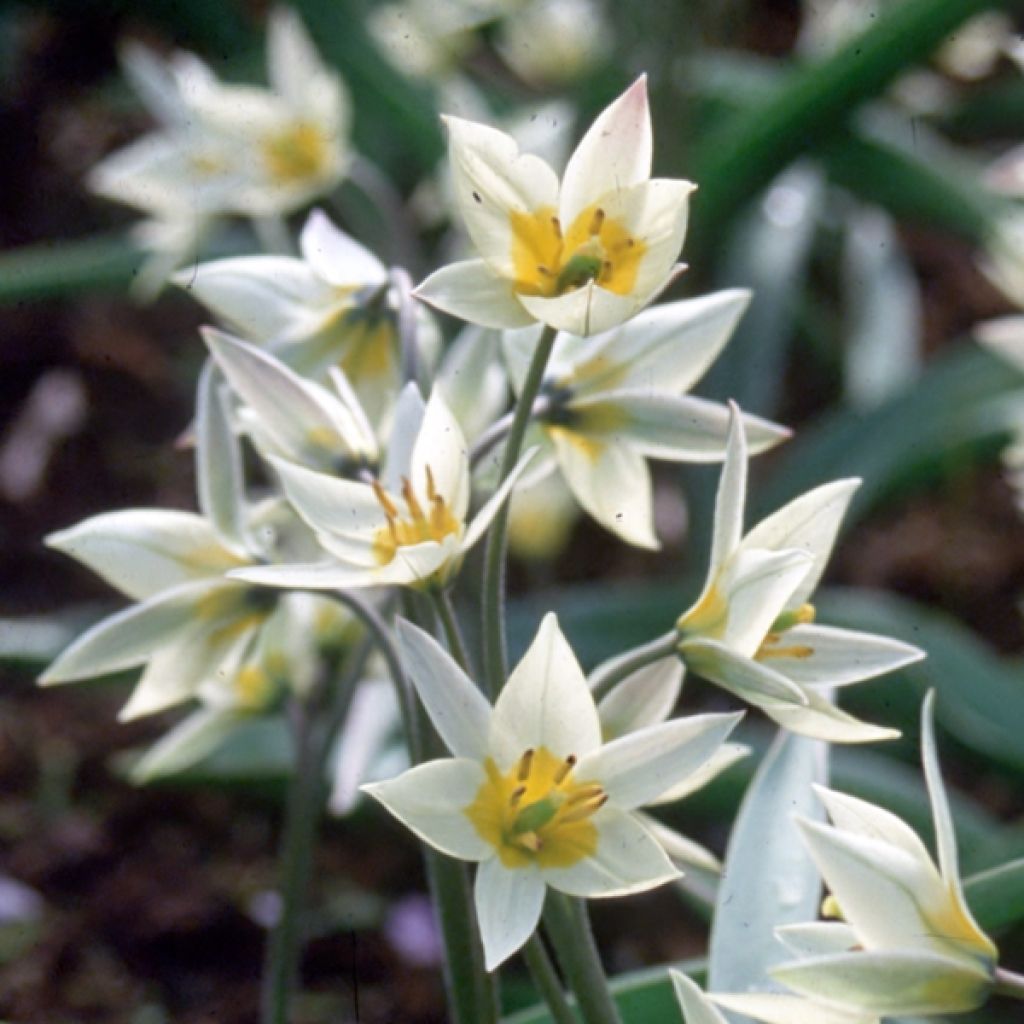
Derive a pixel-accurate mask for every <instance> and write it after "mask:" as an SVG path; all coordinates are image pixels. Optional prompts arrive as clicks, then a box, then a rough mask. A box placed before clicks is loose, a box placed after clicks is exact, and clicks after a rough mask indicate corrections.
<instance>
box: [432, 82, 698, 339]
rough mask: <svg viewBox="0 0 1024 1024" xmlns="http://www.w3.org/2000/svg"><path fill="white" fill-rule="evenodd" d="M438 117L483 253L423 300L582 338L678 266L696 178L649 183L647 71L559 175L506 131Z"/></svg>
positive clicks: (617, 319) (489, 323) (627, 311)
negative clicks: (545, 326)
mask: <svg viewBox="0 0 1024 1024" xmlns="http://www.w3.org/2000/svg"><path fill="white" fill-rule="evenodd" d="M445 121H446V124H447V125H448V131H449V139H450V143H449V152H450V156H451V164H452V175H453V179H454V183H455V191H456V197H457V201H458V206H459V210H460V212H461V214H462V218H463V221H464V222H465V226H466V230H467V231H468V233H469V236H470V238H471V239H472V241H473V244H474V246H475V247H476V249H477V251H478V253H479V255H480V258H479V259H474V260H467V261H465V262H462V263H455V264H451V265H450V266H447V267H444V268H442V269H441V270H438V271H436V272H435V273H434V274H432V275H431V276H430V277H428V278H427V280H426V281H424V282H423V283H422V284H421V285H420V286H419V288H418V289H417V290H416V294H417V295H418V296H419V297H420V298H422V299H424V300H425V301H427V302H429V303H431V304H432V305H434V306H436V307H437V308H438V309H441V310H444V311H445V312H447V313H451V314H452V315H454V316H458V317H461V318H462V319H463V320H468V321H470V322H472V323H478V324H481V325H483V326H485V327H524V326H526V325H527V324H530V323H533V322H534V321H538V320H539V321H541V322H542V323H546V324H549V325H550V326H553V327H557V328H559V329H560V330H566V331H569V332H571V333H573V334H578V335H587V334H593V333H597V332H600V331H605V330H608V329H609V328H611V327H614V326H615V325H616V324H619V323H622V322H623V321H624V320H626V319H628V318H629V317H631V316H632V315H633V314H634V313H636V312H638V311H639V310H640V309H642V308H643V307H644V306H645V305H647V304H648V303H649V302H650V301H651V300H652V299H653V298H654V297H655V296H656V295H657V294H658V293H659V292H660V291H661V290H662V289H663V288H665V286H666V285H667V284H668V283H669V281H671V279H672V277H673V275H674V274H675V273H677V271H678V269H679V268H678V266H677V264H676V258H677V257H678V255H679V250H680V249H681V247H682V244H683V236H684V234H685V232H686V221H687V212H688V205H689V195H690V193H691V192H692V191H693V188H694V186H693V185H692V184H691V183H690V182H687V181H676V180H670V179H661V178H659V179H653V180H652V179H651V176H650V175H651V153H652V137H651V121H650V110H649V109H648V105H647V84H646V79H644V78H640V79H638V80H637V81H636V82H635V83H634V84H633V85H632V86H631V87H630V88H629V89H627V90H626V92H625V93H624V94H623V95H622V96H620V97H619V99H617V100H616V101H615V102H614V103H612V104H611V106H609V107H608V108H607V109H606V110H605V111H604V112H603V113H602V114H600V115H599V117H598V118H597V120H596V121H595V122H594V124H593V125H592V126H591V128H590V130H589V131H588V132H587V133H586V135H585V136H584V137H583V140H582V141H581V142H580V144H579V146H577V147H576V150H575V152H574V153H573V154H572V156H571V157H570V159H569V163H568V166H567V167H566V170H565V174H564V176H563V178H562V181H561V183H560V182H559V180H558V177H557V175H556V174H555V172H554V171H553V170H552V169H551V168H550V167H549V166H548V164H546V163H545V162H544V161H543V160H541V159H540V158H539V157H536V156H531V155H528V154H521V153H520V152H519V147H518V145H517V143H516V142H515V140H514V139H513V138H512V137H511V136H509V135H506V134H505V133H504V132H500V131H498V130H496V129H494V128H489V127H487V126H486V125H482V124H476V123H474V122H471V121H464V120H462V119H460V118H456V117H448V118H446V119H445Z"/></svg>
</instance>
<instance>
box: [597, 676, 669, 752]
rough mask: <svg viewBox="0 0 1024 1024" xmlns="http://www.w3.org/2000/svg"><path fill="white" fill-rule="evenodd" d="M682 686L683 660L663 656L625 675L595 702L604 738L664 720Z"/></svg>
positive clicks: (624, 733) (633, 730)
mask: <svg viewBox="0 0 1024 1024" xmlns="http://www.w3.org/2000/svg"><path fill="white" fill-rule="evenodd" d="M682 689H683V663H682V661H680V659H679V658H675V657H672V658H662V660H661V661H656V662H654V664H653V665H647V666H645V667H644V668H641V669H638V670H637V671H636V672H634V673H633V674H632V675H629V676H627V677H626V678H625V679H623V680H622V682H621V683H619V685H618V686H616V687H615V688H614V689H613V690H611V691H610V692H609V693H608V694H606V695H605V696H604V697H603V698H602V700H601V701H600V702H599V703H598V705H597V711H598V714H599V715H600V717H601V732H602V734H603V735H604V737H605V739H614V738H615V737H617V736H625V735H626V734H627V733H631V732H635V731H636V730H637V729H643V728H644V727H645V726H648V725H656V724H658V723H659V722H664V721H665V719H666V718H668V716H669V715H670V714H672V710H673V708H675V706H676V701H678V700H679V694H680V693H681V692H682Z"/></svg>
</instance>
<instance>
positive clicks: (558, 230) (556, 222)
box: [551, 217, 562, 238]
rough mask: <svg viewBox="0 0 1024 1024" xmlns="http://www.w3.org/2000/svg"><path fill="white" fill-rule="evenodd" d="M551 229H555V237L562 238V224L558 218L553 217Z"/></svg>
mask: <svg viewBox="0 0 1024 1024" xmlns="http://www.w3.org/2000/svg"><path fill="white" fill-rule="evenodd" d="M551 227H552V228H554V231H555V237H556V238H561V237H562V222H561V221H560V220H559V219H558V218H557V217H552V218H551Z"/></svg>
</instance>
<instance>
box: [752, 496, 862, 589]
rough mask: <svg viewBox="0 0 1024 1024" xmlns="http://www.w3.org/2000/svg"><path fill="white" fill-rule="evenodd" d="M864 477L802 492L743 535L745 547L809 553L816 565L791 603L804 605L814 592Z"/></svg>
mask: <svg viewBox="0 0 1024 1024" xmlns="http://www.w3.org/2000/svg"><path fill="white" fill-rule="evenodd" d="M859 486H860V480H858V479H849V480H836V481H834V482H833V483H830V484H823V485H822V486H821V487H816V488H815V489H814V490H813V491H808V492H807V493H806V494H802V495H801V496H800V497H799V498H795V499H794V500H793V501H791V502H790V503H789V504H788V505H784V506H783V507H782V508H780V509H779V510H778V511H777V512H774V513H772V515H770V516H768V518H767V519H762V520H761V522H759V523H758V524H757V526H755V527H754V528H753V529H752V530H751V531H750V533H748V534H747V535H746V537H744V538H743V547H744V548H770V549H773V550H778V549H779V548H799V549H801V550H803V551H806V552H808V554H810V555H811V557H812V558H813V559H814V564H813V566H812V568H811V570H810V571H809V572H808V574H807V577H806V578H805V579H804V581H803V583H801V585H800V586H799V587H798V588H797V590H796V591H795V592H794V594H793V596H792V597H791V598H790V601H789V604H790V605H791V606H796V605H800V604H803V603H804V602H805V601H806V600H807V599H808V598H809V597H810V596H811V594H813V593H814V589H815V587H817V585H818V581H819V580H820V579H821V576H822V573H823V572H824V571H825V564H826V562H828V558H829V555H831V554H832V547H833V545H834V544H835V541H836V535H837V534H838V533H839V527H840V525H841V523H842V520H843V516H844V515H845V514H846V509H847V506H848V505H849V504H850V499H851V498H852V497H853V493H854V491H856V490H857V488H858V487H859Z"/></svg>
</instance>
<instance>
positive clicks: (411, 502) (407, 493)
mask: <svg viewBox="0 0 1024 1024" xmlns="http://www.w3.org/2000/svg"><path fill="white" fill-rule="evenodd" d="M402 498H403V499H404V501H405V507H406V508H407V509H408V510H409V515H410V516H412V518H413V519H425V518H426V516H424V514H423V506H422V505H420V503H419V501H418V500H417V499H416V492H415V491H414V490H413V489H412V484H411V483H410V482H409V478H408V477H404V476H403V477H402Z"/></svg>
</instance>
